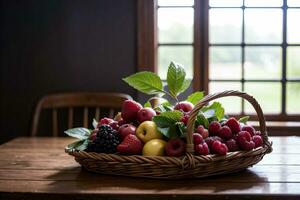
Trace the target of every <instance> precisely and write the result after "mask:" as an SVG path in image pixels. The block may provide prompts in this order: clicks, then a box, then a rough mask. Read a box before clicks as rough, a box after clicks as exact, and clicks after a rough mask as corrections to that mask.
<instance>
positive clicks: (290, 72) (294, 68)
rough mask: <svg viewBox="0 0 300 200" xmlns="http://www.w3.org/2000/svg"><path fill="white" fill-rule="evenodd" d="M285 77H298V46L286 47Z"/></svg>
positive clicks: (299, 50) (299, 64)
mask: <svg viewBox="0 0 300 200" xmlns="http://www.w3.org/2000/svg"><path fill="white" fill-rule="evenodd" d="M287 77H288V78H289V79H292V78H300V47H288V48H287Z"/></svg>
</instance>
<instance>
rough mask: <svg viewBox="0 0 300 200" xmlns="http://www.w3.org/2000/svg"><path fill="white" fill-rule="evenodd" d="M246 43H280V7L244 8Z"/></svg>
mask: <svg viewBox="0 0 300 200" xmlns="http://www.w3.org/2000/svg"><path fill="white" fill-rule="evenodd" d="M245 41H246V42H247V43H281V42H282V10H281V9H245Z"/></svg>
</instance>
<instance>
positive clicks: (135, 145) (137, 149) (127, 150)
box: [117, 134, 143, 155]
mask: <svg viewBox="0 0 300 200" xmlns="http://www.w3.org/2000/svg"><path fill="white" fill-rule="evenodd" d="M142 150H143V143H142V142H141V141H140V140H139V139H138V138H137V137H136V135H132V134H129V135H127V136H126V137H125V139H124V140H123V142H122V143H121V144H119V145H118V146H117V151H118V152H119V153H121V154H124V155H135V154H141V153H142Z"/></svg>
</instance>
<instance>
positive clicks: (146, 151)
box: [143, 139, 167, 156]
mask: <svg viewBox="0 0 300 200" xmlns="http://www.w3.org/2000/svg"><path fill="white" fill-rule="evenodd" d="M166 144H167V142H166V141H164V140H162V139H153V140H150V141H149V142H147V143H146V144H145V145H144V147H143V155H144V156H164V155H165V146H166Z"/></svg>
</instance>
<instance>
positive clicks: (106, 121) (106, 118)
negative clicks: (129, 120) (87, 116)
mask: <svg viewBox="0 0 300 200" xmlns="http://www.w3.org/2000/svg"><path fill="white" fill-rule="evenodd" d="M112 122H114V120H113V119H111V118H108V117H104V118H102V119H100V120H99V122H98V125H97V128H99V127H100V126H101V125H104V124H110V123H112Z"/></svg>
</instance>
